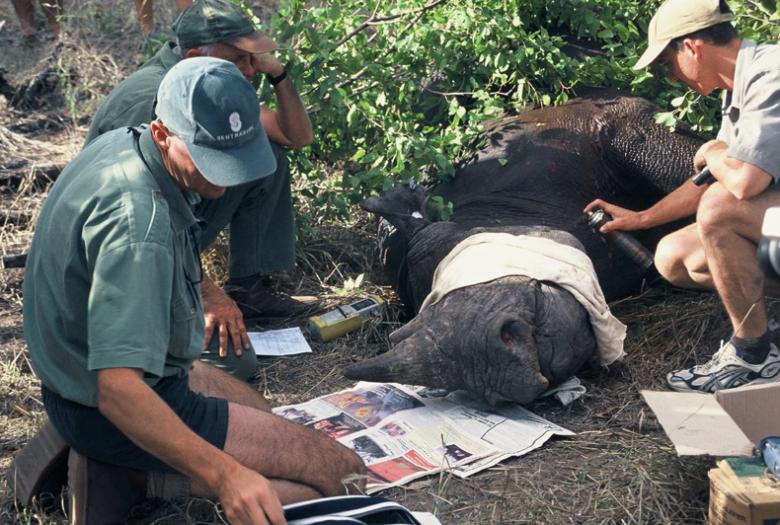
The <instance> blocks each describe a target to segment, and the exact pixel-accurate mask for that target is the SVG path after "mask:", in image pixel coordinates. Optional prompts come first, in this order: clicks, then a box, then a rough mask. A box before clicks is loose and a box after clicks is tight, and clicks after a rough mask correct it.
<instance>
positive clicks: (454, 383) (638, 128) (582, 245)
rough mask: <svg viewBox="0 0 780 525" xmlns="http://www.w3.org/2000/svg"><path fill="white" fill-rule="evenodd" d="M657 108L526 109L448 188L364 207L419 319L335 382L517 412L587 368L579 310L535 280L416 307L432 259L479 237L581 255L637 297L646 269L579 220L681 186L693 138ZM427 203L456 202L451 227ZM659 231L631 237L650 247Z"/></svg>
mask: <svg viewBox="0 0 780 525" xmlns="http://www.w3.org/2000/svg"><path fill="white" fill-rule="evenodd" d="M657 111H658V108H657V107H655V106H654V105H653V104H651V103H650V102H649V101H647V100H644V99H641V98H637V97H631V96H623V95H618V96H609V97H599V96H592V97H586V98H581V99H575V100H573V101H571V102H570V103H568V104H565V105H563V106H559V107H554V108H544V109H538V110H532V111H528V112H525V113H522V114H520V115H517V116H513V117H509V118H506V119H504V120H501V121H500V122H498V123H496V124H494V125H493V126H492V127H491V128H490V129H488V130H486V133H485V140H486V142H485V143H486V146H485V147H484V149H482V150H481V151H479V153H478V154H477V155H476V157H475V158H474V159H473V160H472V161H470V162H468V163H466V164H465V165H463V166H461V167H459V168H458V169H457V170H456V173H455V176H454V178H453V179H452V180H450V181H447V182H444V183H441V184H439V185H437V186H435V187H434V188H433V189H432V190H430V191H428V190H426V189H425V188H423V187H422V186H416V187H413V186H403V187H397V188H393V189H391V190H390V191H388V192H386V193H385V194H383V195H382V196H377V197H370V198H368V199H367V200H366V201H364V203H363V207H364V209H366V210H368V211H370V212H373V213H375V214H377V215H379V216H380V217H382V218H383V220H384V221H385V224H386V225H387V223H389V225H391V226H390V229H389V234H387V235H385V236H384V238H383V239H382V242H381V250H380V251H381V254H382V258H383V261H382V262H383V264H384V268H385V271H386V274H387V277H388V279H389V280H390V282H391V284H392V285H393V286H394V288H395V289H396V291H397V293H398V295H399V297H400V299H401V300H402V302H403V303H404V304H405V305H406V307H407V309H408V310H409V311H410V313H412V314H417V315H416V317H415V318H414V319H412V321H410V322H409V323H408V324H406V325H405V326H403V327H401V328H400V329H398V330H396V331H395V332H394V333H393V334H391V336H390V341H391V344H392V348H391V349H390V350H389V351H388V352H386V353H384V354H382V355H379V356H377V357H374V358H371V359H368V360H365V361H362V362H358V363H355V364H352V365H350V366H348V367H347V368H346V369H345V371H344V372H345V375H346V376H347V377H349V378H352V379H363V380H368V381H390V382H400V383H407V384H417V385H424V386H429V387H434V388H445V389H449V390H457V389H464V390H468V391H471V392H473V393H476V394H478V395H480V396H482V397H483V398H484V399H486V400H487V401H489V402H490V403H493V404H495V403H498V402H501V401H512V402H517V403H523V404H527V403H529V402H531V401H533V400H534V399H536V398H537V397H539V396H540V395H542V394H543V393H544V392H545V391H547V390H548V389H550V388H552V387H554V386H556V385H558V384H560V383H561V382H563V381H565V380H566V379H568V378H569V377H571V376H572V375H574V374H575V373H577V371H578V370H579V369H580V368H581V367H582V366H583V365H584V364H585V363H587V362H588V361H590V360H592V359H595V354H596V337H595V335H594V330H593V327H592V325H591V323H590V322H589V315H588V313H587V312H586V310H585V309H584V308H583V305H582V302H581V301H578V300H576V299H575V298H574V296H573V295H572V293H570V291H569V290H567V289H566V288H564V287H562V286H560V285H559V284H557V283H555V282H551V281H548V280H545V279H539V278H534V277H532V276H528V275H523V274H517V275H514V274H512V275H506V276H503V277H500V278H497V279H494V280H491V281H489V282H481V283H476V284H473V285H469V286H464V287H461V288H457V289H454V290H451V291H449V292H448V293H446V294H445V295H444V296H443V298H441V299H440V300H439V301H438V302H436V303H434V304H430V305H427V306H426V307H425V308H424V309H423V310H422V311H420V308H421V306H423V304H424V301H425V299H426V297H428V295H429V294H430V292H431V283H432V281H433V278H434V273H435V272H436V269H437V266H438V265H439V263H440V262H441V261H442V260H443V259H445V258H446V257H448V254H450V252H451V251H452V250H453V248H454V247H456V246H459V245H460V243H461V242H462V241H464V240H465V239H471V238H473V236H475V235H478V234H485V233H501V234H511V235H512V236H522V238H529V237H530V238H542V239H549V240H552V241H555V242H557V243H558V244H560V245H563V246H565V247H569V248H574V249H576V250H579V251H584V252H585V253H586V254H587V256H589V257H590V260H591V261H592V263H593V268H594V269H595V274H596V275H597V277H598V282H599V283H600V285H601V288H602V290H603V294H604V296H605V297H606V299H607V300H613V299H615V298H618V297H621V296H625V295H627V294H629V293H631V292H633V291H634V290H636V289H638V288H639V287H640V285H641V282H642V279H643V277H644V275H643V273H644V272H643V271H642V270H641V269H640V268H639V267H637V265H635V264H633V263H632V262H631V261H630V260H629V259H628V258H627V257H626V256H625V255H623V254H622V253H621V252H620V251H618V250H616V249H615V248H614V247H613V246H612V245H610V244H608V243H606V242H605V240H604V239H603V238H602V237H601V236H600V235H599V234H598V233H596V232H594V231H593V230H591V228H589V227H588V225H587V224H586V222H585V220H583V215H582V212H583V208H584V207H585V206H586V205H587V204H588V203H589V202H591V201H592V200H593V199H595V198H603V199H605V200H607V201H609V202H612V203H615V204H618V205H621V206H624V207H626V208H630V209H645V208H647V207H648V206H650V205H652V204H653V203H654V202H656V201H657V200H658V199H660V198H661V197H663V195H665V194H667V193H669V192H671V191H673V190H674V189H676V188H677V187H679V186H680V185H681V184H683V183H685V182H686V180H687V179H689V178H690V177H691V175H692V174H693V165H692V159H693V155H694V153H695V152H696V150H697V148H698V147H699V146H700V145H701V143H702V140H701V139H700V138H698V137H696V136H695V135H693V134H692V133H690V132H687V131H685V130H681V129H680V130H678V131H676V132H674V133H673V132H670V131H669V130H668V129H667V128H666V127H664V126H661V125H659V124H657V123H656V122H655V118H654V113H656V112H657ZM431 195H438V196H441V197H442V198H443V200H444V201H445V202H451V203H452V204H453V213H452V215H451V217H450V218H449V219H448V220H446V221H437V222H436V221H431V220H429V219H428V218H427V217H428V213H427V211H426V210H427V207H426V202H427V200H428V199H429V198H430V196H431ZM669 229H670V228H669V227H667V230H665V231H664V230H659V229H655V230H648V231H644V232H636V236H637V237H638V238H639V240H640V241H642V242H643V243H644V244H645V246H647V247H648V248H650V249H653V248H654V246H655V244H656V243H657V242H658V240H660V238H661V237H662V236H663V234H665V233H666V232H668V231H669ZM386 233H387V231H386ZM576 253H581V252H576ZM517 258H518V259H523V256H522V255H520V256H518V257H517ZM476 270H477V269H476V268H475V269H474V271H476ZM594 280H595V279H594Z"/></svg>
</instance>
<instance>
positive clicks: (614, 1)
mask: <svg viewBox="0 0 780 525" xmlns="http://www.w3.org/2000/svg"><path fill="white" fill-rule="evenodd" d="M658 3H659V2H658V1H652V2H645V1H641V0H458V1H456V0H396V1H393V2H382V1H381V0H323V1H321V2H309V1H306V0H284V1H283V4H282V6H281V8H280V11H279V13H278V15H277V16H276V17H275V19H274V21H273V24H272V28H273V29H272V31H274V36H275V37H276V38H277V39H278V40H279V41H280V42H282V43H284V45H285V46H286V47H287V50H288V53H286V55H287V56H286V57H284V58H285V59H286V60H288V64H289V65H288V69H289V71H290V74H291V75H292V77H293V78H294V79H295V81H296V84H297V87H298V89H299V91H300V92H301V93H302V95H303V98H304V101H305V103H306V104H307V107H309V108H310V115H311V118H312V122H313V124H314V129H315V144H314V145H313V146H312V147H311V148H307V149H306V150H304V151H301V152H297V153H296V154H294V155H293V159H292V169H293V176H294V177H295V179H296V180H297V181H299V182H298V190H299V193H300V194H301V195H302V196H304V197H305V198H307V199H310V200H311V203H312V209H313V210H316V211H315V213H316V214H317V215H318V216H319V217H320V218H322V217H329V216H332V215H334V214H338V215H342V216H347V215H348V214H349V210H350V206H351V205H352V204H355V203H357V202H359V201H360V200H362V199H363V198H364V197H365V196H367V195H368V194H371V193H375V192H378V191H382V190H385V189H387V188H389V187H391V186H393V185H395V184H397V183H398V182H401V181H407V180H416V181H421V180H428V181H436V180H441V179H445V178H447V177H449V176H451V175H452V173H453V171H454V168H453V163H457V162H458V161H459V160H461V159H464V158H466V157H468V156H469V155H470V154H471V152H473V150H474V148H475V147H476V146H477V145H478V139H479V130H480V126H481V124H482V123H483V122H484V121H485V120H488V119H491V118H495V117H497V116H500V115H502V114H506V113H512V112H516V111H519V110H521V109H522V108H524V107H527V106H536V107H539V106H548V105H553V104H562V103H565V102H566V101H568V100H569V98H570V97H572V96H575V95H576V92H577V90H578V89H579V88H580V87H581V86H586V85H592V86H609V87H616V88H621V89H625V90H630V91H632V92H634V93H635V94H638V95H641V96H645V97H648V98H650V99H652V100H654V101H656V102H657V103H658V104H659V106H660V107H661V108H663V110H664V111H663V112H662V113H661V114H660V115H659V121H661V122H664V123H666V124H668V125H670V126H674V125H678V123H680V122H682V123H683V124H685V125H688V126H690V127H692V128H693V129H694V130H696V131H699V132H702V133H705V134H706V133H712V132H713V130H714V129H716V128H717V122H718V120H717V119H718V118H719V117H718V113H719V101H718V100H717V99H716V98H715V97H706V98H704V97H699V96H698V95H696V94H695V93H693V92H689V91H687V89H686V88H685V87H684V86H681V85H679V84H678V85H675V84H672V83H670V82H669V81H668V80H667V79H663V78H654V77H653V75H652V74H651V73H650V72H648V71H634V70H632V68H631V66H632V65H633V64H634V62H635V61H636V59H637V57H638V54H640V53H641V52H642V51H643V50H644V48H645V45H646V43H645V38H646V37H645V31H646V27H647V24H648V22H649V20H650V17H651V16H652V13H653V12H654V10H655V8H656V7H657V5H658ZM732 4H734V5H733V7H734V9H735V11H736V13H737V16H738V26H739V28H740V30H741V31H743V34H744V35H745V36H746V37H748V38H753V39H756V40H759V41H776V40H777V39H778V36H780V29H779V28H778V24H777V20H778V17H780V7H778V4H777V2H773V1H771V0H763V1H759V0H755V1H754V0H745V1H743V2H741V3H737V2H736V1H734V2H732ZM263 96H264V97H265V98H266V99H267V100H268V101H269V102H271V103H272V100H273V97H271V96H270V93H269V91H268V90H267V88H266V91H265V92H264V93H263ZM432 206H433V208H434V209H433V210H432V211H433V212H434V213H435V214H438V215H439V216H446V215H447V214H448V213H449V212H450V210H448V208H447V206H446V204H445V203H433V204H432Z"/></svg>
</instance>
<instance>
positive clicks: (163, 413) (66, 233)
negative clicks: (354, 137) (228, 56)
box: [24, 57, 364, 525]
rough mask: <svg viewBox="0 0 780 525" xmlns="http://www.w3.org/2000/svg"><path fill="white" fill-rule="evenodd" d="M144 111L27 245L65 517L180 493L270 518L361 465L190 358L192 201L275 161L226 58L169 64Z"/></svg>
mask: <svg viewBox="0 0 780 525" xmlns="http://www.w3.org/2000/svg"><path fill="white" fill-rule="evenodd" d="M157 100H158V104H157V119H155V120H154V121H152V122H151V124H150V125H149V126H148V127H147V126H142V127H139V128H125V129H117V130H114V131H111V132H108V133H106V134H104V135H103V136H101V137H100V138H98V139H97V140H95V141H94V142H93V143H91V144H90V145H89V146H88V147H87V148H86V149H84V150H83V151H82V152H81V153H80V154H79V155H78V156H77V157H76V158H75V159H74V160H73V161H72V162H71V163H70V164H69V165H68V166H67V167H66V169H65V170H64V171H63V172H62V174H61V176H60V177H59V178H58V180H57V182H56V183H55V184H54V186H53V188H52V190H51V192H50V193H49V195H48V198H47V200H46V203H45V205H44V207H43V210H42V212H41V215H40V219H39V222H38V225H37V228H36V232H35V237H34V239H33V242H32V246H31V248H30V252H29V258H28V263H27V273H26V275H25V281H24V325H25V337H26V338H27V342H28V346H29V349H30V356H31V359H32V364H33V368H34V370H35V373H36V374H37V375H38V376H39V377H40V378H41V382H42V386H41V390H42V394H43V400H44V404H45V406H46V412H47V414H48V416H49V419H50V420H51V422H52V424H53V425H54V427H55V428H56V429H57V430H58V431H59V433H60V434H61V435H62V437H63V438H64V439H65V441H66V442H67V443H68V444H69V445H70V446H71V457H70V459H69V484H70V497H71V512H72V516H71V520H72V521H71V522H72V523H75V524H86V523H90V524H96V523H115V522H121V521H124V519H125V518H126V512H127V510H128V508H129V506H130V505H131V504H133V503H135V502H137V501H138V500H139V499H142V498H143V497H144V496H146V495H149V496H166V497H178V496H184V495H189V494H192V495H196V496H203V497H213V498H217V499H218V500H219V501H220V502H221V503H222V505H223V507H224V509H225V513H226V515H227V517H228V519H229V520H230V522H231V523H232V524H233V525H237V524H246V525H249V524H260V523H267V522H270V523H274V524H281V523H284V517H283V513H282V509H281V503H282V502H283V503H288V502H294V501H300V500H304V499H312V498H317V497H320V496H333V495H337V494H342V493H344V492H345V485H344V480H346V479H348V478H350V477H351V476H352V475H355V474H357V475H362V474H363V473H364V467H363V464H362V462H361V460H360V459H359V458H358V456H356V455H355V454H354V453H352V452H351V451H349V450H348V449H346V448H345V447H343V446H341V445H340V444H338V443H337V442H335V441H333V440H331V439H329V438H327V437H326V436H324V435H322V434H320V433H318V432H316V431H314V430H311V429H309V428H306V427H303V426H300V425H296V424H294V423H291V422H288V421H286V420H284V419H282V418H279V417H276V416H274V415H273V414H271V413H269V410H268V404H267V402H266V401H265V399H264V398H263V397H262V395H261V394H260V393H259V392H257V391H255V390H254V389H253V388H252V387H250V386H249V385H247V384H245V383H243V382H241V381H240V380H238V379H235V378H233V377H230V376H228V375H227V374H225V373H224V372H222V371H220V370H218V369H217V368H215V367H212V366H210V365H207V364H204V363H202V362H199V361H197V358H198V357H199V356H200V354H201V352H202V350H203V338H204V318H203V307H202V301H201V292H200V282H201V280H202V278H203V275H202V271H201V267H200V260H199V253H198V242H197V239H198V237H199V235H200V232H199V223H198V221H197V220H196V218H195V215H194V214H193V206H194V204H195V203H197V202H199V201H200V200H201V199H215V198H218V197H219V196H220V195H222V194H223V193H224V192H225V188H227V187H234V186H237V185H241V184H246V183H249V182H252V181H255V180H258V179H261V178H262V177H266V176H268V175H269V174H270V173H272V172H273V171H274V170H275V169H276V160H275V158H274V155H273V154H272V152H271V148H270V145H269V143H268V139H267V137H266V134H265V131H264V129H263V126H261V125H260V120H259V115H258V112H259V107H258V104H257V99H256V97H255V93H254V90H253V88H252V86H251V85H250V84H249V82H247V81H246V80H245V79H244V77H243V76H242V75H241V73H240V72H239V70H238V69H237V68H236V66H235V65H233V64H231V63H230V62H227V61H225V60H220V59H216V58H207V57H198V58H192V59H189V60H184V61H182V62H181V63H179V64H177V65H175V66H174V67H173V68H172V69H171V70H170V71H169V72H168V74H167V75H166V76H165V78H164V79H163V80H162V83H161V84H160V88H159V90H158V93H157ZM358 477H359V476H358ZM96 513H97V514H96Z"/></svg>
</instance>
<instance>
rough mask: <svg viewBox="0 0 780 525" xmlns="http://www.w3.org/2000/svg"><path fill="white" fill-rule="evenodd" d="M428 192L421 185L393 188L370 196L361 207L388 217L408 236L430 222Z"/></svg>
mask: <svg viewBox="0 0 780 525" xmlns="http://www.w3.org/2000/svg"><path fill="white" fill-rule="evenodd" d="M427 200H428V192H427V191H426V190H425V188H424V187H423V186H422V185H420V184H416V185H404V186H397V187H395V188H391V189H389V190H388V191H386V192H385V193H383V194H382V195H379V196H374V197H369V198H368V199H366V200H364V201H363V202H362V203H361V207H362V208H363V209H364V210H366V211H368V212H371V213H375V214H377V215H379V216H381V217H384V218H385V219H387V221H388V222H389V223H390V224H392V225H393V226H394V227H395V228H396V229H397V230H399V231H400V232H401V234H402V235H404V236H405V237H406V238H409V237H410V236H411V234H412V233H413V232H415V231H417V230H418V229H420V228H422V227H424V226H427V225H428V224H430V221H429V220H428V219H427V218H426V216H425V208H426V202H427Z"/></svg>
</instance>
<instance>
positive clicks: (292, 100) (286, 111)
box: [274, 76, 314, 148]
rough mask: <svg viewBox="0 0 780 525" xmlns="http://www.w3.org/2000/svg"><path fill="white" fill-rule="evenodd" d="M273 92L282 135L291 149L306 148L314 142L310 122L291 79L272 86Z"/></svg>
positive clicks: (288, 78)
mask: <svg viewBox="0 0 780 525" xmlns="http://www.w3.org/2000/svg"><path fill="white" fill-rule="evenodd" d="M274 91H275V93H276V116H277V120H278V122H279V128H281V130H282V133H284V134H285V135H286V136H287V138H288V139H290V143H291V146H292V147H293V148H302V147H304V146H308V145H309V144H311V143H312V141H313V140H314V134H313V132H312V129H311V121H310V120H309V115H308V113H306V108H305V107H304V106H303V101H302V100H301V97H300V95H298V91H297V90H296V89H295V85H294V84H293V81H292V79H291V78H290V77H289V76H288V77H287V78H285V79H284V80H282V81H281V82H279V83H278V84H277V85H276V86H274Z"/></svg>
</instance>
